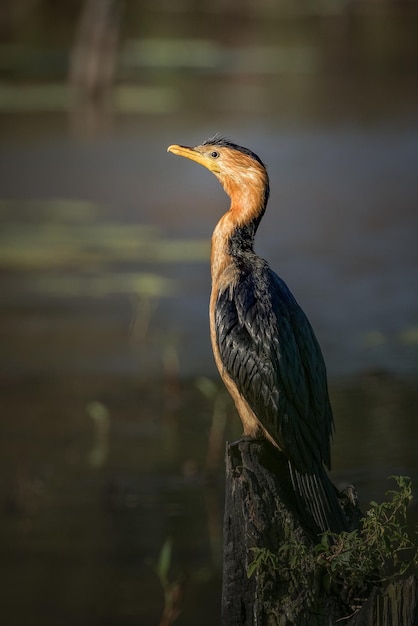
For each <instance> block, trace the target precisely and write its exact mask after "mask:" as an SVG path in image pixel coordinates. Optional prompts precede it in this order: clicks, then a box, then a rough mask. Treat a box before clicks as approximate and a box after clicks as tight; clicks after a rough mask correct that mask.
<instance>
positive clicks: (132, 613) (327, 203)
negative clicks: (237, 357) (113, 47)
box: [0, 16, 418, 626]
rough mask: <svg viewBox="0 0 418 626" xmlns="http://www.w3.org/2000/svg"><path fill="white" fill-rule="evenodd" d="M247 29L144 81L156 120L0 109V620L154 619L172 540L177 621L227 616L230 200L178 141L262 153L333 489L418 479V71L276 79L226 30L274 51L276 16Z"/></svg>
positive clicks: (270, 254)
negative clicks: (105, 123)
mask: <svg viewBox="0 0 418 626" xmlns="http://www.w3.org/2000/svg"><path fill="white" fill-rule="evenodd" d="M213 19H214V18H213V16H212V18H211V20H209V21H210V24H209V23H208V24H206V25H205V27H203V25H201V34H202V36H203V35H205V36H208V30H210V28H211V25H212V26H213ZM163 23H165V22H164V21H163ZM175 23H176V24H177V21H176V22H175ZM238 26H239V27H238ZM238 26H237V31H235V32H236V34H235V37H234V34H233V33H230V32H229V31H228V38H227V39H226V41H227V42H228V44H225V42H223V43H222V45H221V44H220V40H221V38H219V41H218V40H217V44H218V46H219V49H218V48H216V50H217V51H218V52H217V54H218V53H219V50H221V51H223V52H222V54H223V55H224V57H222V58H223V61H222V64H223V65H222V71H221V70H219V68H218V69H217V70H216V69H213V68H212V69H210V70H208V69H207V70H205V71H202V69H201V68H200V69H199V70H196V69H195V70H187V71H186V72H185V73H183V74H181V75H180V77H179V76H176V77H175V79H174V78H173V77H172V74H170V72H169V71H168V70H163V71H162V70H159V72H160V73H157V74H156V75H155V74H152V75H151V74H147V73H146V71H145V72H144V74H143V75H141V76H142V79H143V80H144V82H146V80H147V79H148V80H149V82H150V83H152V82H153V81H154V83H155V84H160V83H162V84H163V86H166V87H167V86H168V87H169V88H172V87H173V84H175V87H176V89H177V92H178V98H179V100H178V102H179V103H180V105H179V107H178V109H177V110H176V109H175V107H174V105H173V107H174V108H173V110H171V109H170V110H169V111H168V112H167V113H165V114H162V115H161V116H156V115H154V116H153V115H148V114H147V115H145V114H144V115H130V116H125V117H117V118H116V119H115V120H114V122H113V126H110V127H107V128H106V130H103V129H102V130H101V132H98V133H96V134H94V133H93V134H91V133H88V132H84V133H80V132H79V129H78V132H73V131H74V126H72V125H71V123H69V120H68V119H67V117H65V116H64V115H58V114H52V113H44V114H41V113H38V114H36V115H35V114H33V113H27V114H24V113H21V114H16V113H14V114H11V113H3V114H1V115H0V132H1V135H2V141H1V144H0V217H1V230H0V270H1V271H0V290H1V291H0V293H1V294H2V299H1V306H0V319H1V324H0V334H1V345H2V354H1V422H0V423H1V438H0V464H1V472H0V506H1V513H2V515H1V521H0V528H1V533H2V539H3V540H2V543H1V548H0V550H1V554H0V561H1V563H2V565H3V567H2V570H1V586H2V589H3V590H4V594H3V598H2V618H3V621H5V623H8V624H13V625H16V626H21V625H23V624H28V623H29V624H31V626H32V625H33V626H36V625H38V624H39V626H49V625H51V626H52V625H53V624H54V625H55V624H57V623H59V624H63V625H66V624H68V626H72V625H73V624H75V623H77V624H86V625H89V626H96V625H97V626H99V625H100V626H101V625H106V626H107V625H109V626H110V625H113V624H118V626H130V625H134V624H135V625H138V624H141V625H144V626H148V625H150V626H151V625H154V624H158V623H159V619H160V616H161V612H162V607H163V591H162V588H161V585H160V583H159V581H158V578H157V576H156V574H155V572H154V569H153V566H152V563H155V562H156V561H157V559H158V555H159V553H160V550H161V548H162V546H163V545H164V543H165V542H166V540H167V539H171V541H172V546H173V552H172V558H171V569H170V578H171V580H173V581H186V584H185V589H186V595H185V603H184V610H183V612H182V615H181V617H180V618H179V620H178V624H179V625H182V626H188V625H192V624H196V623H199V624H202V625H203V626H205V625H207V626H209V625H210V626H213V624H216V623H218V616H219V605H220V588H221V560H222V515H223V510H222V507H223V454H224V442H225V441H226V440H233V439H234V438H237V437H238V436H239V434H240V427H239V422H238V419H237V417H236V414H235V411H234V408H233V407H232V405H231V402H230V400H229V398H228V397H227V395H226V392H225V391H224V390H223V388H222V386H221V385H220V384H219V380H218V377H217V374H216V372H215V368H214V364H213V359H212V355H211V350H210V344H209V336H208V314H207V306H208V297H209V290H210V276H209V261H208V258H209V240H210V235H211V232H212V230H213V227H214V225H215V223H216V221H217V220H218V219H219V217H220V216H221V214H222V212H223V211H224V210H226V209H227V207H228V202H227V198H226V196H225V195H224V193H223V191H222V189H221V188H220V187H219V185H218V183H217V181H216V180H215V179H214V178H213V176H211V174H210V173H209V172H207V171H205V170H204V169H203V168H199V167H198V166H197V165H195V164H192V163H189V162H187V161H185V160H181V159H176V158H175V157H174V156H173V155H168V154H167V153H166V148H167V146H168V145H169V144H171V143H184V144H190V145H194V144H196V143H199V142H200V141H201V140H203V139H205V138H206V137H208V136H209V135H211V134H213V133H214V132H216V131H221V132H224V133H225V134H227V135H228V136H229V137H231V138H232V139H234V140H236V141H237V142H238V143H242V144H243V145H247V146H249V147H251V148H252V149H253V150H254V151H256V152H257V153H258V154H259V155H260V156H261V158H262V159H263V160H264V161H265V162H266V163H267V165H268V169H269V173H270V178H271V188H272V193H271V200H270V204H269V208H268V211H267V213H266V216H265V218H264V220H263V223H262V225H261V227H260V230H259V236H258V239H257V251H258V252H259V253H260V255H262V256H264V257H265V258H267V259H268V260H269V262H270V263H271V265H272V267H273V268H274V269H275V270H276V271H277V272H278V273H279V274H281V276H282V277H283V278H284V279H285V280H286V281H287V282H288V284H289V286H290V287H291V289H292V291H293V292H294V294H295V296H296V297H297V299H298V300H299V302H300V304H301V305H302V306H303V308H304V309H305V311H306V312H307V314H308V316H309V317H310V319H311V321H312V324H313V326H314V328H315V329H316V332H317V335H318V338H319V340H320V343H321V345H322V348H323V352H324V356H325V360H326V362H327V366H328V371H329V377H330V391H331V398H332V403H333V407H334V413H335V421H336V436H335V439H334V445H333V480H334V482H335V483H336V484H337V485H338V486H340V487H343V486H344V485H346V484H348V483H354V484H355V485H356V486H357V488H358V491H359V495H360V500H361V503H362V506H363V507H365V506H367V503H368V502H369V501H370V500H371V499H375V500H381V499H382V498H383V497H384V494H385V492H386V491H387V490H388V489H390V488H392V487H393V484H392V483H391V482H390V481H388V480H387V477H388V476H390V475H392V474H405V475H409V476H411V477H412V479H413V481H414V483H415V485H417V484H418V461H417V454H416V441H417V435H418V432H417V426H416V423H417V422H416V415H417V408H418V387H417V385H416V377H417V371H418V293H417V289H416V284H417V276H418V248H417V245H416V234H417V231H418V210H417V207H418V176H417V171H418V170H417V165H418V107H417V102H418V97H417V96H418V94H417V87H416V85H417V84H418V83H417V82H416V80H414V79H413V78H414V75H413V74H414V70H413V67H412V66H413V64H412V62H411V68H412V69H411V68H410V69H409V70H408V72H406V71H405V72H404V73H402V72H398V73H397V74H396V76H394V75H389V74H388V75H387V76H386V75H384V73H383V74H382V75H381V74H379V72H377V73H372V74H371V77H370V79H369V80H368V79H367V76H366V77H364V76H363V77H361V76H357V75H356V74H355V73H354V74H350V73H347V75H344V78H343V77H342V75H340V74H339V73H338V72H335V74H334V73H333V72H331V74H330V75H329V76H328V79H327V80H326V81H323V82H321V81H320V80H316V79H314V78H315V76H316V75H315V72H314V68H311V69H310V70H309V71H308V70H306V68H305V69H304V70H303V72H302V73H301V74H298V73H297V72H296V74H297V75H292V76H290V75H288V74H286V71H284V72H282V71H281V70H280V71H279V70H278V68H277V67H276V66H275V68H276V69H275V70H274V71H273V70H271V68H270V69H268V68H269V67H270V66H264V65H263V61H262V60H263V58H264V57H263V54H265V49H264V48H263V49H261V48H257V50H258V53H257V54H258V56H257V55H256V57H253V58H252V65H251V64H250V65H249V59H250V57H249V56H248V55H246V54H245V48H244V47H242V46H239V45H238V44H237V41H238V43H239V41H242V40H243V39H242V37H243V36H244V35H245V37H244V39H245V41H248V42H250V43H251V42H252V43H254V44H257V45H258V44H259V43H260V41H261V42H263V45H264V43H269V42H270V43H272V42H273V43H274V45H276V43H277V42H275V40H274V32H273V27H272V26H270V27H269V28H266V29H265V30H263V31H259V30H257V29H255V30H254V31H253V30H251V29H249V27H248V25H247V27H244V26H243V24H240V25H238ZM160 27H161V25H160ZM173 28H174V27H173ZM394 28H395V27H394ZM157 30H158V29H157ZM311 43H312V42H311ZM376 45H377V44H376ZM399 45H400V44H399ZM228 46H229V47H228ZM414 49H415V48H414ZM260 50H261V51H260ZM263 50H264V52H263ZM227 52H228V54H227ZM308 57H309V58H310V59H311V57H310V56H309V55H308ZM216 58H218V57H216ZM280 58H282V57H280ZM283 58H284V57H283ZM298 58H302V57H298ZM303 58H305V57H303ZM315 58H317V57H315ZM402 58H403V57H402ZM369 60H370V59H369ZM340 61H341V59H340ZM283 62H284V61H283ZM257 63H260V64H261V65H260V66H257ZM266 68H267V69H266ZM267 70H268V71H267ZM311 71H312V72H313V74H311V73H310V72H311ZM164 72H166V73H164ZM304 72H305V73H304ZM144 77H145V78H144ZM211 432H212V437H211V441H212V444H211V445H209V443H208V442H209V439H210V433H211ZM209 470H210V471H209ZM209 477H210V479H209ZM417 518H418V513H417V507H416V503H415V504H414V505H413V506H412V507H411V520H416V519H417Z"/></svg>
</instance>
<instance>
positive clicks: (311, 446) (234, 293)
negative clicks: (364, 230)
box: [167, 134, 347, 533]
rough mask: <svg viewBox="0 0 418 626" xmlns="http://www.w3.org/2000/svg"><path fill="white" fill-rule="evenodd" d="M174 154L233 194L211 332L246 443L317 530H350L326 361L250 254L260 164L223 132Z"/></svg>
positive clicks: (215, 264) (283, 291)
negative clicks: (256, 443) (253, 445)
mask: <svg viewBox="0 0 418 626" xmlns="http://www.w3.org/2000/svg"><path fill="white" fill-rule="evenodd" d="M167 151H168V152H171V153H172V154H175V155H178V156H182V157H185V158H187V159H190V160H192V161H195V162H196V163H198V164H200V165H202V166H204V167H205V168H207V169H208V170H209V171H210V172H212V173H213V174H214V175H215V176H216V178H217V179H218V180H219V182H220V183H221V185H222V186H223V188H224V191H225V192H226V194H227V195H228V196H229V198H230V207H229V210H228V211H226V213H224V215H222V217H221V219H220V220H219V222H218V223H217V225H216V227H215V229H214V231H213V235H212V246H211V277H212V290H211V295H210V304H209V320H210V337H211V343H212V349H213V354H214V358H215V362H216V366H217V368H218V371H219V373H220V376H221V378H222V380H223V382H224V384H225V386H226V388H227V390H228V391H229V393H230V395H231V396H232V398H233V400H234V402H235V406H236V409H237V411H238V414H239V416H240V418H241V421H242V425H243V431H244V432H243V436H244V438H246V439H260V438H261V439H263V438H264V439H267V440H268V441H269V442H270V443H271V444H273V446H274V447H275V448H276V449H278V450H280V451H281V452H282V453H283V454H284V455H285V457H286V459H287V462H288V467H289V473H290V477H291V482H292V485H293V490H294V492H295V494H296V496H297V497H298V498H299V500H302V504H303V507H304V510H305V512H308V516H310V517H309V519H310V520H311V521H312V520H313V522H314V527H315V528H316V529H317V531H319V532H322V533H323V532H328V531H330V532H332V533H340V532H341V531H344V530H347V523H346V519H345V515H344V513H343V511H342V509H341V506H340V504H339V501H338V496H337V491H336V489H335V487H334V486H333V484H332V482H331V480H330V478H329V476H328V474H327V471H326V469H325V466H326V467H327V468H328V469H331V454H330V441H331V437H332V434H333V431H334V420H333V414H332V409H331V404H330V400H329V394H328V382H327V373H326V367H325V363H324V358H323V355H322V352H321V348H320V346H319V343H318V340H317V339H316V336H315V333H314V331H313V329H312V326H311V324H310V322H309V321H308V318H307V316H306V315H305V313H304V312H303V310H302V308H301V307H300V306H299V304H298V303H297V301H296V299H295V297H294V296H293V294H292V293H291V291H290V289H289V288H288V286H287V284H286V283H285V282H284V280H283V279H282V278H280V277H279V276H278V275H277V274H276V273H275V272H274V271H273V270H272V269H271V268H270V266H269V264H268V263H267V261H265V260H264V259H262V258H261V257H260V256H258V255H257V254H256V252H255V251H254V239H255V235H256V232H257V229H258V226H259V224H260V221H261V219H262V217H263V215H264V213H265V210H266V207H267V202H268V199H269V193H270V183H269V176H268V173H267V168H266V166H265V165H264V163H263V162H262V160H261V159H260V158H259V157H258V156H257V155H256V154H255V153H254V152H252V151H251V150H249V149H248V148H245V147H242V146H239V145H237V144H235V143H233V142H232V141H231V140H229V139H227V138H226V137H223V136H222V135H219V134H217V135H214V136H213V137H210V138H209V139H207V140H206V141H204V142H203V143H202V144H200V145H198V146H196V147H187V146H182V145H177V144H173V145H170V146H169V147H168V148H167Z"/></svg>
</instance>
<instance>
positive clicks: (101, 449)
mask: <svg viewBox="0 0 418 626" xmlns="http://www.w3.org/2000/svg"><path fill="white" fill-rule="evenodd" d="M86 412H87V415H88V416H89V417H90V418H91V419H92V420H93V424H94V442H93V447H92V449H91V451H90V454H89V457H88V458H89V463H90V465H91V466H92V467H97V468H100V467H103V465H104V464H105V463H106V459H107V456H108V449H109V430H110V413H109V411H108V410H107V408H106V407H105V406H104V404H102V403H101V402H97V401H93V402H89V403H88V404H87V406H86Z"/></svg>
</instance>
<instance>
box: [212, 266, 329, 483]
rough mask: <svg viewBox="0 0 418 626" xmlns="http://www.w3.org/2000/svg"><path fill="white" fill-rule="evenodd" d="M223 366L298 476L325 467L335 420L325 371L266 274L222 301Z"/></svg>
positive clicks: (299, 318) (291, 305)
mask: <svg viewBox="0 0 418 626" xmlns="http://www.w3.org/2000/svg"><path fill="white" fill-rule="evenodd" d="M215 316H216V320H215V323H216V329H217V342H218V348H219V352H220V356H221V359H222V362H223V365H224V367H225V369H226V371H227V372H228V374H229V375H230V376H231V378H232V379H233V381H234V382H235V384H236V385H237V387H238V390H239V391H240V393H241V395H242V396H243V397H244V398H245V400H246V401H247V402H248V404H249V405H250V407H251V408H252V410H253V412H254V413H255V415H256V417H257V418H258V420H259V421H260V423H261V424H262V426H263V427H264V428H265V429H266V431H267V432H268V433H269V434H270V436H271V437H272V438H273V440H275V441H276V442H277V444H278V445H279V447H280V448H281V449H282V450H283V451H284V452H285V453H286V454H287V455H288V457H289V458H290V459H291V460H292V462H293V463H294V464H295V466H296V468H298V469H299V470H300V471H302V472H306V471H312V469H313V468H314V467H315V466H317V465H318V464H320V463H322V462H324V463H326V464H327V465H328V466H329V465H330V435H331V432H332V427H333V422H332V412H331V407H330V404H329V400H328V391H327V380H326V371H325V365H324V361H323V358H322V354H321V350H320V347H319V345H318V342H317V340H316V338H315V335H314V332H313V330H312V327H311V325H310V324H309V321H308V319H307V318H306V316H305V314H304V313H303V311H302V309H301V308H300V307H299V305H298V304H297V302H296V300H295V299H294V297H293V296H292V294H291V293H290V291H289V289H288V288H287V286H286V284H285V283H284V282H283V281H282V280H281V279H280V278H279V277H278V276H277V275H276V274H274V273H273V272H272V271H271V270H270V269H269V268H268V266H264V265H262V266H261V267H259V268H257V270H254V268H252V271H251V272H247V273H242V274H241V276H240V279H239V280H238V281H237V283H236V285H235V287H233V288H232V289H231V290H226V291H223V292H222V293H220V294H219V296H218V300H217V304H216V313H215Z"/></svg>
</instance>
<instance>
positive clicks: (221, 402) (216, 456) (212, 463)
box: [196, 377, 227, 473]
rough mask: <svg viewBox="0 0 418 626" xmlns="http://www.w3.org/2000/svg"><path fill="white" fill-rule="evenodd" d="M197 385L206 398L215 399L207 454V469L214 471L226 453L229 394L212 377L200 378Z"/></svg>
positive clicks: (210, 471)
mask: <svg viewBox="0 0 418 626" xmlns="http://www.w3.org/2000/svg"><path fill="white" fill-rule="evenodd" d="M196 387H197V388H198V389H199V391H200V392H201V393H202V394H203V395H204V396H206V398H208V399H209V400H212V401H213V412H212V422H211V426H210V431H209V440H208V451H207V455H206V471H207V472H209V473H212V472H214V471H216V470H217V469H218V467H219V463H220V460H221V458H223V454H224V448H225V441H224V440H225V426H226V406H227V395H226V394H225V392H224V391H223V390H221V389H220V388H219V387H218V386H217V385H215V383H214V382H213V381H212V380H210V378H206V377H201V378H198V380H197V381H196Z"/></svg>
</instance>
